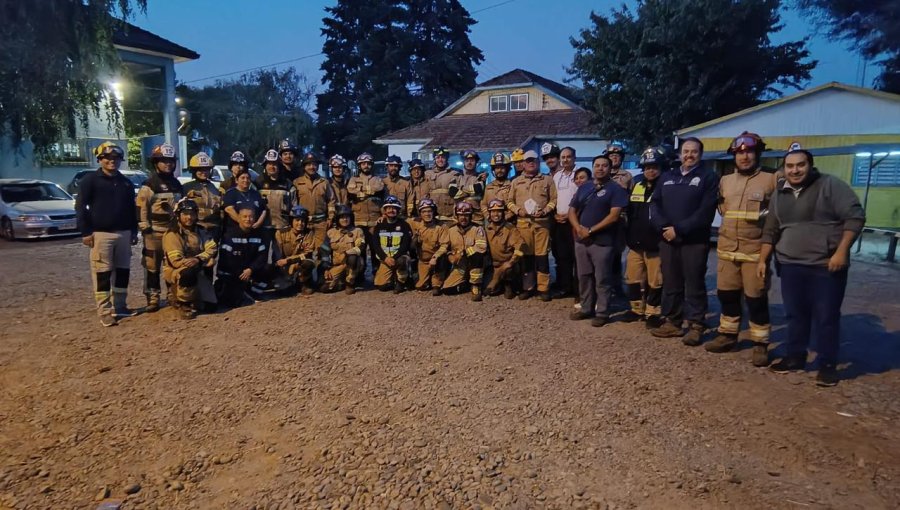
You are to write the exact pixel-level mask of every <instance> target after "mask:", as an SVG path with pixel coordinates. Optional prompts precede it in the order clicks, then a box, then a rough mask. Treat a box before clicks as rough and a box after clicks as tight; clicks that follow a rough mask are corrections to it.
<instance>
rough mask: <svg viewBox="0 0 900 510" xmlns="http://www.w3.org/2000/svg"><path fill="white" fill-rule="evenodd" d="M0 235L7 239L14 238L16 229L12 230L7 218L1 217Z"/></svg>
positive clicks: (12, 239)
mask: <svg viewBox="0 0 900 510" xmlns="http://www.w3.org/2000/svg"><path fill="white" fill-rule="evenodd" d="M0 237H2V238H3V239H6V240H7V241H15V240H16V231H15V230H13V225H12V221H10V220H9V218H3V221H0Z"/></svg>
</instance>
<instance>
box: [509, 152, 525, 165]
mask: <svg viewBox="0 0 900 510" xmlns="http://www.w3.org/2000/svg"><path fill="white" fill-rule="evenodd" d="M509 161H510V162H511V163H521V162H523V161H525V151H523V150H522V149H516V150H514V151H512V156H510V158H509Z"/></svg>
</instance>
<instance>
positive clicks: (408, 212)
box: [384, 175, 415, 217]
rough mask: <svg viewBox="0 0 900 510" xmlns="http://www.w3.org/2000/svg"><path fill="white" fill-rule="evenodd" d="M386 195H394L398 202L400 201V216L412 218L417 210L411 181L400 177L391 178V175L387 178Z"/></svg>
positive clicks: (385, 179) (385, 183) (385, 181)
mask: <svg viewBox="0 0 900 510" xmlns="http://www.w3.org/2000/svg"><path fill="white" fill-rule="evenodd" d="M384 193H385V195H394V196H395V197H397V199H398V200H400V216H402V217H407V216H412V211H413V209H414V208H415V203H414V199H413V192H412V185H411V184H410V183H409V179H405V178H403V177H400V176H397V177H391V176H390V175H389V176H387V177H385V178H384Z"/></svg>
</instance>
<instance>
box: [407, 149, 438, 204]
mask: <svg viewBox="0 0 900 510" xmlns="http://www.w3.org/2000/svg"><path fill="white" fill-rule="evenodd" d="M408 165H409V185H410V187H412V201H413V204H416V208H414V209H413V216H417V215H418V214H419V211H418V204H420V203H421V202H422V200H424V199H426V198H427V199H431V184H432V182H431V181H429V180H428V179H426V178H425V163H422V160H421V159H419V158H414V159H411V160H409V163H408Z"/></svg>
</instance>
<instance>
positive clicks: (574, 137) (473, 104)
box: [374, 69, 607, 167]
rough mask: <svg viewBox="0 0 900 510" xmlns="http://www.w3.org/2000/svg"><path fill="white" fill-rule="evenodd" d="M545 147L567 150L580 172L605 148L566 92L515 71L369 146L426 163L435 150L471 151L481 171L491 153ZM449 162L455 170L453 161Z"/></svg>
mask: <svg viewBox="0 0 900 510" xmlns="http://www.w3.org/2000/svg"><path fill="white" fill-rule="evenodd" d="M545 141H552V142H556V143H557V144H559V146H560V147H565V146H567V145H568V146H571V147H573V148H574V149H575V150H576V154H577V158H578V162H579V163H578V164H579V165H582V164H585V162H586V166H590V164H589V163H590V161H591V159H592V158H593V156H596V155H597V154H600V153H601V152H602V151H603V149H605V148H606V144H607V140H605V139H603V138H602V137H601V136H599V135H598V134H597V133H596V131H595V130H594V129H593V128H592V127H591V114H590V113H589V112H587V111H586V110H584V109H583V108H582V107H581V106H579V104H578V100H577V98H576V97H575V96H574V94H573V92H572V90H571V89H569V88H568V87H566V86H565V85H562V84H561V83H557V82H555V81H552V80H548V79H547V78H544V77H542V76H538V75H536V74H534V73H531V72H528V71H524V70H522V69H515V70H513V71H510V72H508V73H506V74H502V75H500V76H497V77H495V78H492V79H490V80H488V81H485V82H483V83H481V84H479V85H478V86H476V87H475V88H474V89H472V90H471V91H469V92H468V93H467V94H466V95H464V96H462V97H461V98H459V99H458V100H456V101H455V102H454V103H453V104H451V105H450V106H448V107H447V108H446V109H445V110H444V111H442V112H440V113H439V114H437V115H436V116H435V117H434V118H432V119H429V120H427V121H425V122H421V123H419V124H415V125H412V126H409V127H406V128H403V129H400V130H397V131H394V132H391V133H387V134H385V135H383V136H381V137H379V138H378V139H376V140H375V141H374V142H375V143H377V144H380V145H387V146H388V154H396V155H398V156H400V157H401V158H403V160H404V161H407V160H409V159H412V158H421V159H422V160H430V159H431V157H432V156H431V154H432V150H433V149H435V148H437V147H446V148H447V149H449V150H450V151H452V152H459V151H462V150H464V149H473V150H476V151H478V152H479V153H480V154H481V160H482V166H483V167H487V161H488V160H489V158H490V156H491V154H493V153H494V152H496V151H505V152H511V151H512V150H513V149H516V148H519V147H521V148H522V149H525V150H530V149H533V150H535V151H538V152H539V148H540V145H541V144H542V143H543V142H545ZM451 162H452V163H453V164H459V163H458V158H456V157H454V158H452V161H451Z"/></svg>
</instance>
